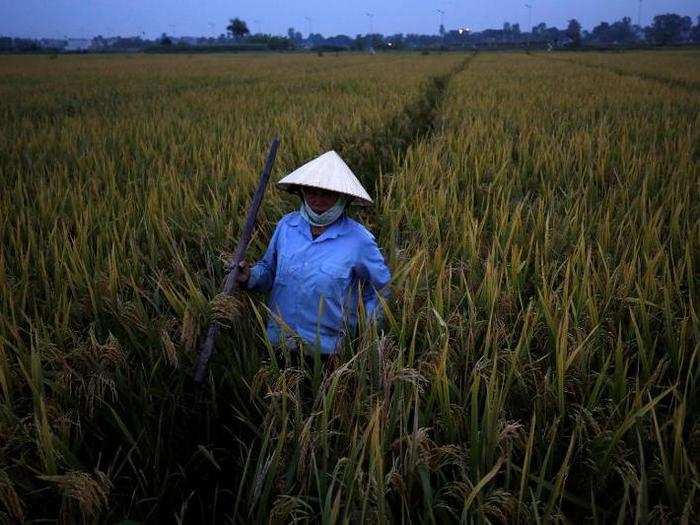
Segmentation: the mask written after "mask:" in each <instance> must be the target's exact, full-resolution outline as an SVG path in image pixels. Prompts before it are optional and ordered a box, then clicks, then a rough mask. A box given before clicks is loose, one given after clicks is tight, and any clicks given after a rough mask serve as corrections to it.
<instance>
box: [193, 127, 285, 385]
mask: <svg viewBox="0 0 700 525" xmlns="http://www.w3.org/2000/svg"><path fill="white" fill-rule="evenodd" d="M279 143H280V141H279V139H278V138H277V137H275V138H274V139H273V140H272V142H271V143H270V151H269V153H268V154H267V161H266V162H265V168H264V169H263V172H262V175H260V182H258V188H257V189H256V190H255V194H254V195H253V202H252V203H251V205H250V208H249V209H248V216H247V217H246V220H245V226H244V227H243V232H242V233H241V237H240V239H238V245H237V246H236V251H235V252H234V254H233V258H232V259H231V262H230V263H229V268H230V269H231V271H230V272H229V273H228V275H227V276H226V280H225V281H224V288H223V290H222V292H223V293H225V294H227V295H232V294H233V293H234V292H235V291H236V289H237V288H238V271H239V268H238V264H239V263H240V262H241V261H242V260H243V258H244V256H245V251H246V249H247V248H248V243H249V242H250V238H251V237H252V236H253V228H254V227H255V219H256V217H257V215H258V210H259V209H260V203H261V202H262V199H263V195H264V194H265V188H266V186H267V181H268V179H269V178H270V172H271V171H272V165H273V164H274V163H275V157H276V156H277V147H278V146H279ZM220 331H221V324H220V323H219V322H218V321H216V320H215V321H212V322H211V324H210V325H209V329H208V330H207V338H206V339H205V340H204V343H203V344H202V346H201V348H200V350H199V356H198V357H197V366H196V368H195V371H194V382H195V384H196V385H198V386H201V385H202V383H204V378H205V376H206V375H207V365H208V364H209V360H210V359H211V357H212V356H213V355H214V344H215V343H216V338H217V336H218V335H219V332H220Z"/></svg>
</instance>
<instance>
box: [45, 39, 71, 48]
mask: <svg viewBox="0 0 700 525" xmlns="http://www.w3.org/2000/svg"><path fill="white" fill-rule="evenodd" d="M66 44H67V42H66V41H65V40H63V39H62V38H42V39H41V40H39V45H40V46H41V47H43V48H49V49H63V48H65V47H66Z"/></svg>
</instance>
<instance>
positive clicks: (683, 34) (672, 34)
mask: <svg viewBox="0 0 700 525" xmlns="http://www.w3.org/2000/svg"><path fill="white" fill-rule="evenodd" d="M692 26H693V21H692V20H691V18H690V17H689V16H681V15H677V14H675V13H666V14H665V15H656V16H655V17H654V21H653V23H652V25H651V26H650V27H647V28H646V33H647V38H648V39H649V40H651V41H652V42H654V43H655V44H660V45H665V44H671V43H674V42H682V41H683V40H686V39H688V38H689V37H690V32H691V29H692Z"/></svg>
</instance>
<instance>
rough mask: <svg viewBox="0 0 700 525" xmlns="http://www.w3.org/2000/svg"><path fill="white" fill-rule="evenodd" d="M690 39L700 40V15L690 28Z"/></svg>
mask: <svg viewBox="0 0 700 525" xmlns="http://www.w3.org/2000/svg"><path fill="white" fill-rule="evenodd" d="M690 39H691V40H692V41H693V42H700V16H698V20H697V24H695V25H694V26H693V29H691V30H690Z"/></svg>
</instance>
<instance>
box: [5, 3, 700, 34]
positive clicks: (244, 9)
mask: <svg viewBox="0 0 700 525" xmlns="http://www.w3.org/2000/svg"><path fill="white" fill-rule="evenodd" d="M526 3H529V4H530V5H531V6H532V8H531V11H532V24H533V25H536V24H538V23H540V22H545V23H546V24H547V25H548V26H556V27H559V28H564V27H566V23H567V21H568V20H569V19H571V18H576V19H578V20H579V22H581V24H582V25H583V28H584V29H591V28H592V27H593V26H595V25H597V24H598V23H600V22H601V21H603V20H605V21H608V22H612V21H615V20H619V19H620V18H622V17H623V16H629V17H630V18H632V21H633V22H634V23H636V22H637V16H638V9H639V6H640V3H639V1H638V0H580V1H572V0H529V2H528V0H491V1H489V2H475V1H473V0H471V1H466V0H449V1H442V0H437V1H425V0H423V1H420V0H383V1H381V2H378V1H368V0H354V1H347V0H344V1H336V0H292V1H288V0H257V1H232V0H0V35H3V36H12V37H27V38H39V37H48V38H64V37H66V36H67V37H73V38H82V37H92V36H95V35H98V34H101V35H103V36H105V37H109V36H116V35H120V36H135V35H139V34H143V35H144V36H145V37H147V38H154V37H157V36H159V35H160V34H161V33H168V34H170V35H174V36H216V35H219V34H220V33H225V32H226V29H225V28H226V25H227V22H228V19H229V18H233V17H236V16H238V17H239V18H242V19H243V20H245V21H246V22H247V24H248V27H249V28H250V29H251V31H253V32H264V33H272V34H286V32H287V28H289V27H294V28H295V29H296V30H297V31H301V32H302V34H303V35H304V36H306V35H307V34H308V32H309V30H311V31H312V32H314V33H322V34H323V35H324V36H331V35H337V34H346V35H349V36H353V37H354V36H355V35H356V34H358V33H363V34H364V33H367V32H369V31H370V30H372V31H373V32H379V33H384V34H393V33H423V34H435V33H437V30H438V27H439V25H440V21H441V19H442V20H443V21H444V24H445V27H446V28H447V29H448V30H449V29H455V28H458V27H460V26H463V27H469V28H470V29H472V30H475V31H480V30H482V29H486V28H500V27H502V25H503V22H506V21H507V22H511V23H520V27H521V29H522V30H523V31H526V30H528V29H529V25H530V22H529V19H528V8H527V7H525V4H526ZM438 10H440V11H443V12H444V14H441V13H439V12H438ZM661 13H678V14H681V15H688V16H690V17H692V18H693V21H694V22H695V20H696V19H697V16H698V15H700V0H643V2H642V3H641V15H642V16H641V21H642V25H648V24H649V23H650V22H651V19H652V18H653V16H654V15H656V14H661ZM370 15H371V16H370Z"/></svg>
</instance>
